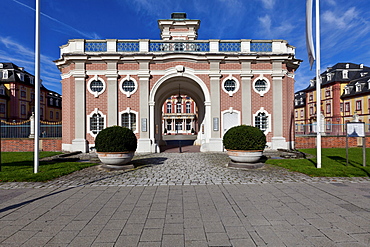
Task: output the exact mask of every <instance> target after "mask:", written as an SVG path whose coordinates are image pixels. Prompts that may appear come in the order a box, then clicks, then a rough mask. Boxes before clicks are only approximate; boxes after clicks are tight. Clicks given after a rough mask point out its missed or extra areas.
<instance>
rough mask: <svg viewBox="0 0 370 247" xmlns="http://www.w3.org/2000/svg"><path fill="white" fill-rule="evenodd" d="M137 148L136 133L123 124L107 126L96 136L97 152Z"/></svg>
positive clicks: (126, 150) (134, 149)
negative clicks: (122, 125)
mask: <svg viewBox="0 0 370 247" xmlns="http://www.w3.org/2000/svg"><path fill="white" fill-rule="evenodd" d="M136 148H137V139H136V136H135V134H134V133H133V132H132V130H130V129H128V128H125V127H121V126H112V127H108V128H105V129H103V130H102V131H100V132H99V133H98V135H97V136H96V138H95V149H96V151H97V152H129V151H133V152H134V151H136Z"/></svg>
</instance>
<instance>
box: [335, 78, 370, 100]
mask: <svg viewBox="0 0 370 247" xmlns="http://www.w3.org/2000/svg"><path fill="white" fill-rule="evenodd" d="M346 89H347V90H346ZM361 95H370V75H369V76H363V77H361V78H357V79H355V80H352V81H350V82H349V83H348V84H347V85H346V86H345V90H344V91H343V93H342V95H341V99H346V98H352V97H358V96H361Z"/></svg>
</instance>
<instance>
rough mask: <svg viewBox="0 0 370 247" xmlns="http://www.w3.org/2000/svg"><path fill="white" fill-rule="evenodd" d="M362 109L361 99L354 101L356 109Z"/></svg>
mask: <svg viewBox="0 0 370 247" xmlns="http://www.w3.org/2000/svg"><path fill="white" fill-rule="evenodd" d="M361 110H362V101H361V100H358V101H356V111H361Z"/></svg>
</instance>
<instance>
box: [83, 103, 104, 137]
mask: <svg viewBox="0 0 370 247" xmlns="http://www.w3.org/2000/svg"><path fill="white" fill-rule="evenodd" d="M87 119H88V128H89V133H90V135H92V136H93V137H96V135H97V134H98V133H99V132H100V131H102V130H103V129H104V128H105V126H106V117H105V115H104V114H103V113H102V112H101V111H99V110H98V108H95V110H94V111H93V112H92V113H91V114H90V115H89V116H88V118H87Z"/></svg>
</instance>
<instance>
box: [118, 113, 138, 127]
mask: <svg viewBox="0 0 370 247" xmlns="http://www.w3.org/2000/svg"><path fill="white" fill-rule="evenodd" d="M120 116H121V117H120V125H121V126H122V127H126V128H128V129H130V130H132V132H134V133H138V128H137V123H138V113H137V112H136V111H133V110H131V109H130V108H127V109H126V110H125V111H122V112H120Z"/></svg>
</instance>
